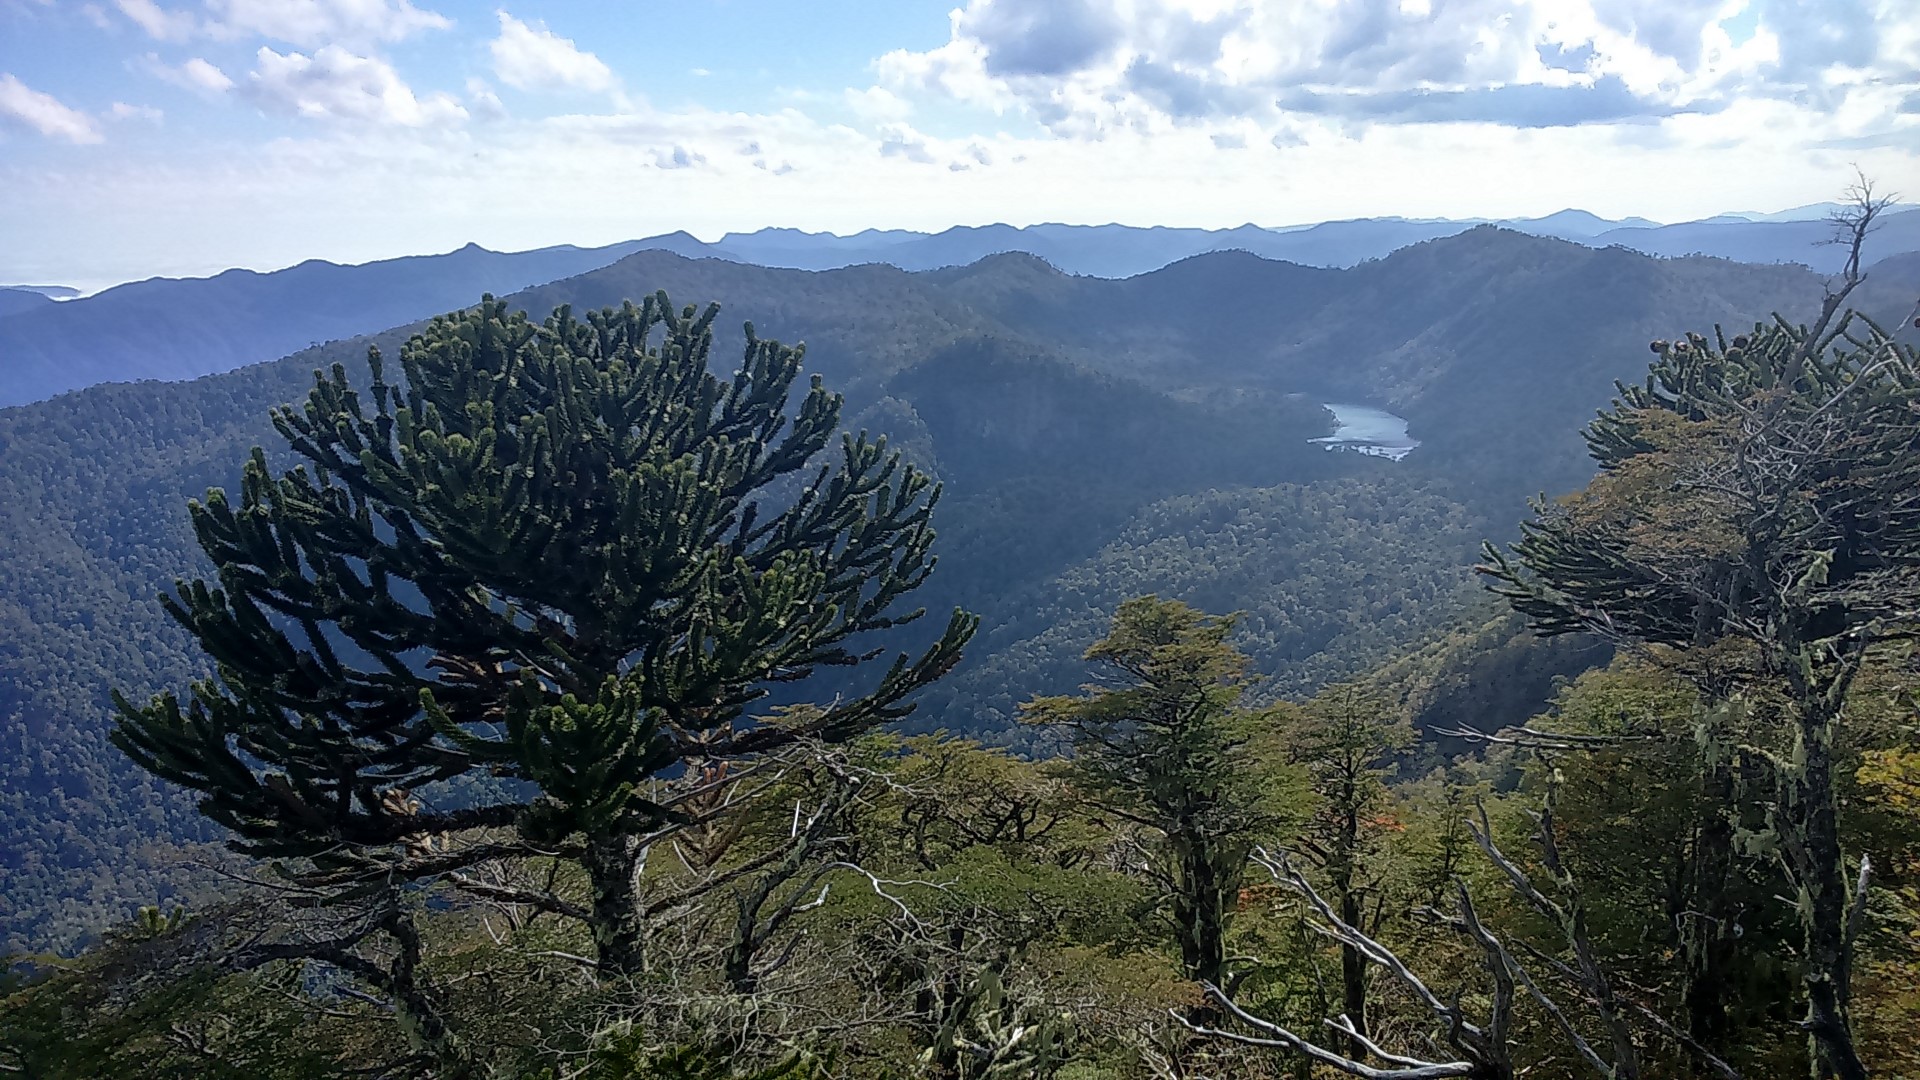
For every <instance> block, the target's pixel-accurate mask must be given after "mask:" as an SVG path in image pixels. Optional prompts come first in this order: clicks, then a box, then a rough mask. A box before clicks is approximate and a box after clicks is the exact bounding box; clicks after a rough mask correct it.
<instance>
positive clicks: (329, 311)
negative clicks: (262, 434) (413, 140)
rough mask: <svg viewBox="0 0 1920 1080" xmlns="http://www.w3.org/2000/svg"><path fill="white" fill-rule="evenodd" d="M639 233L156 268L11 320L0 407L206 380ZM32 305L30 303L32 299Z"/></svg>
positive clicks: (459, 302) (553, 267) (545, 272)
mask: <svg viewBox="0 0 1920 1080" xmlns="http://www.w3.org/2000/svg"><path fill="white" fill-rule="evenodd" d="M648 246H653V247H658V246H660V245H657V244H655V245H649V244H647V243H644V242H640V241H629V242H627V243H622V244H613V245H609V246H607V247H600V248H578V247H572V246H563V247H549V248H540V249H537V250H534V251H521V252H512V253H503V252H497V251H488V250H487V249H485V248H482V247H480V246H479V245H477V244H469V245H467V246H466V247H464V248H461V249H459V250H458V251H452V252H448V253H446V254H444V255H418V256H409V257H407V258H401V259H388V260H385V261H382V262H373V263H365V264H362V265H359V266H341V265H338V264H335V263H329V262H322V261H320V260H317V259H315V260H310V261H308V262H303V263H301V264H299V265H298V266H291V267H288V268H287V269H285V270H276V271H273V272H271V273H265V274H263V273H258V272H256V271H253V270H228V271H226V272H225V273H222V274H217V275H215V276H213V277H209V278H184V279H176V278H151V279H149V280H146V281H136V282H132V283H130V284H126V285H119V286H115V287H114V288H111V289H107V290H105V291H103V292H100V293H97V294H95V295H93V296H89V297H85V298H83V299H79V300H64V301H61V302H59V303H53V302H51V301H49V302H47V303H43V304H37V305H35V306H33V307H32V308H31V309H29V310H25V311H21V312H18V313H16V314H14V315H12V316H9V317H6V318H0V407H4V406H8V405H20V404H24V403H26V402H30V401H38V400H41V399H43V398H48V397H52V396H54V395H56V394H61V393H65V392H66V391H69V390H77V389H80V388H82V387H86V386H92V385H94V384H97V383H103V382H130V381H137V380H141V379H163V380H178V379H192V378H198V377H199V376H202V375H211V374H215V373H217V372H222V371H231V370H233V369H234V368H237V367H242V366H244V365H247V364H257V363H261V362H263V361H267V360H273V359H276V358H278V357H282V356H285V355H287V354H288V353H291V352H295V351H297V350H299V349H303V348H306V347H308V346H310V345H317V344H319V343H321V342H325V341H335V340H339V339H341V338H349V337H355V336H357V335H360V334H366V333H370V332H372V331H374V330H379V329H383V328H385V327H388V326H397V325H399V324H402V323H409V322H413V321H415V320H417V319H421V318H425V317H427V316H429V315H433V314H435V313H438V312H443V311H447V310H449V309H452V308H457V307H461V306H463V305H465V304H470V303H472V302H473V301H474V300H475V299H477V298H478V297H479V296H480V294H481V293H483V292H493V293H502V294H504V293H510V292H514V291H517V290H519V289H524V288H527V287H528V286H531V285H539V284H543V283H545V282H549V281H554V280H557V279H560V278H565V277H572V276H573V275H575V274H580V273H584V272H585V271H588V270H593V269H596V268H598V267H602V266H606V265H607V264H609V263H613V262H617V261H619V260H620V259H621V258H623V257H625V256H627V255H630V254H632V253H633V252H635V251H638V250H641V249H642V248H643V247H648ZM24 302H25V303H29V304H31V303H32V302H31V301H24Z"/></svg>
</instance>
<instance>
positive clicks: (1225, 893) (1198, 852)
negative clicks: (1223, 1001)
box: [1173, 838, 1238, 986]
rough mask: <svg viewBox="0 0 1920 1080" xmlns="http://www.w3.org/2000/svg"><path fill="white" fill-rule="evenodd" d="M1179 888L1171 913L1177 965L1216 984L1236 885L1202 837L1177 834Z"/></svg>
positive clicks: (1194, 977) (1223, 962)
mask: <svg viewBox="0 0 1920 1080" xmlns="http://www.w3.org/2000/svg"><path fill="white" fill-rule="evenodd" d="M1174 845H1175V848H1176V850H1177V851H1178V855H1177V858H1178V861H1179V874H1180V882H1181V887H1180V888H1178V889H1176V890H1174V897H1173V916H1174V923H1175V924H1176V932H1177V933H1178V934H1179V935H1180V966H1181V968H1182V969H1183V970H1184V971H1185V972H1186V976H1187V978H1189V979H1192V980H1194V981H1195V982H1205V983H1212V984H1214V985H1216V986H1218V985H1220V979H1221V975H1222V973H1223V969H1224V968H1225V967H1226V959H1227V919H1228V918H1229V905H1230V904H1231V903H1232V901H1233V897H1232V896H1231V895H1230V894H1231V893H1232V892H1233V891H1235V888H1236V886H1237V883H1238V877H1237V875H1236V874H1233V873H1231V872H1230V871H1228V870H1227V869H1226V867H1224V866H1223V865H1221V864H1222V862H1223V861H1224V859H1225V855H1226V853H1225V852H1222V851H1220V850H1219V845H1217V844H1213V843H1208V842H1207V841H1206V840H1204V839H1194V838H1176V839H1175V840H1174Z"/></svg>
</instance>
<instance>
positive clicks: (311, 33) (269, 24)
mask: <svg viewBox="0 0 1920 1080" xmlns="http://www.w3.org/2000/svg"><path fill="white" fill-rule="evenodd" d="M207 8H208V10H209V12H210V13H211V16H212V20H213V22H214V25H215V26H216V28H217V30H216V32H217V33H218V35H219V36H222V37H245V36H249V35H252V36H257V37H265V38H272V39H274V40H277V41H286V42H291V43H292V44H295V45H301V46H315V45H321V44H325V43H329V42H347V43H360V44H370V43H372V42H378V41H400V40H403V39H405V38H408V37H411V36H413V35H414V34H416V33H419V32H420V31H423V30H444V29H446V28H447V27H449V26H452V25H453V22H452V21H451V20H450V19H448V18H447V17H446V16H444V15H441V14H439V13H438V12H434V11H424V10H421V9H420V8H417V7H414V6H413V4H411V3H409V2H408V0H207Z"/></svg>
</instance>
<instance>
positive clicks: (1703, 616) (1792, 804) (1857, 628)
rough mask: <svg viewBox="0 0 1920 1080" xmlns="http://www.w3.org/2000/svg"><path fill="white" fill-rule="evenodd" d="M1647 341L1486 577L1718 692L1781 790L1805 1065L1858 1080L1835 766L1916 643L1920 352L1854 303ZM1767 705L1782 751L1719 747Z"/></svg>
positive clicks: (1778, 841) (1721, 728) (1524, 608)
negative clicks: (1873, 695) (1865, 701)
mask: <svg viewBox="0 0 1920 1080" xmlns="http://www.w3.org/2000/svg"><path fill="white" fill-rule="evenodd" d="M1856 248H1857V245H1856ZM1834 307H1835V305H1834V304H1832V303H1829V304H1828V305H1827V312H1828V314H1831V313H1832V311H1833V309H1834ZM1654 350H1655V352H1656V353H1657V354H1658V356H1657V358H1656V360H1655V362H1654V364H1653V366H1652V371H1651V372H1650V374H1649V375H1648V378H1647V380H1646V383H1645V385H1644V386H1633V387H1623V388H1622V389H1621V395H1620V399H1619V400H1618V401H1616V402H1615V403H1614V406H1613V407H1612V408H1611V409H1609V410H1607V411H1606V412H1604V413H1602V414H1601V416H1600V417H1599V418H1598V419H1596V420H1595V421H1594V422H1593V424H1592V425H1591V426H1590V427H1589V428H1588V431H1587V441H1588V443H1589V445H1590V447H1591V449H1592V454H1593V457H1594V459H1595V460H1596V461H1597V462H1598V463H1599V464H1600V467H1601V475H1600V476H1599V478H1597V479H1596V480H1595V481H1594V482H1593V483H1592V484H1591V485H1590V486H1589V487H1588V489H1587V490H1586V491H1584V492H1582V493H1581V494H1579V495H1577V496H1575V497H1572V498H1570V499H1568V500H1564V501H1563V502H1562V503H1560V504H1559V505H1555V506H1545V505H1542V506H1539V507H1537V508H1536V510H1537V512H1536V515H1535V517H1534V519H1533V520H1532V521H1530V522H1527V523H1526V524H1525V525H1524V527H1523V528H1524V536H1523V538H1522V540H1521V541H1520V542H1519V543H1518V544H1517V545H1515V547H1514V548H1513V552H1512V554H1511V555H1508V554H1507V553H1504V552H1501V551H1499V550H1496V549H1494V548H1492V547H1491V546H1490V547H1488V549H1487V556H1488V558H1487V565H1486V566H1484V567H1483V568H1482V569H1483V571H1484V572H1486V573H1487V574H1489V575H1491V577H1492V578H1493V580H1494V583H1495V588H1496V589H1497V590H1498V591H1500V592H1501V593H1503V594H1504V595H1506V596H1507V597H1508V598H1509V599H1510V600H1511V601H1512V603H1513V604H1514V606H1515V607H1516V608H1517V609H1518V610H1519V611H1521V612H1522V613H1524V614H1525V615H1526V616H1527V617H1528V619H1529V620H1530V621H1531V622H1532V624H1533V625H1534V626H1535V628H1536V629H1538V630H1540V631H1543V632H1546V633H1561V632H1576V631H1577V632H1586V633H1596V634H1600V635H1603V636H1606V637H1608V638H1611V639H1612V640H1614V641H1616V642H1619V643H1622V644H1625V645H1628V646H1633V647H1638V648H1643V649H1644V648H1645V647H1647V646H1666V647H1670V648H1672V649H1676V650H1679V652H1678V659H1679V662H1680V664H1681V666H1682V668H1683V670H1684V671H1686V673H1687V674H1689V675H1690V676H1692V677H1693V678H1694V680H1695V682H1696V684H1697V685H1698V686H1700V688H1701V689H1702V690H1703V691H1705V692H1706V693H1707V695H1708V697H1709V698H1710V699H1713V700H1716V701H1717V702H1718V704H1717V705H1716V710H1717V711H1716V712H1715V713H1714V714H1713V715H1716V716H1719V717H1721V718H1723V722H1722V723H1719V724H1718V725H1716V726H1714V727H1712V728H1710V730H1709V734H1710V735H1711V736H1715V737H1716V738H1717V740H1718V741H1719V742H1720V743H1721V744H1722V745H1720V746H1719V747H1718V748H1717V749H1719V750H1720V751H1721V752H1723V753H1728V754H1733V755H1738V756H1740V757H1742V758H1744V759H1745V760H1746V761H1747V762H1748V763H1749V764H1751V765H1752V766H1753V767H1754V768H1757V769H1761V770H1764V771H1765V773H1766V774H1767V775H1769V776H1770V777H1771V778H1772V782H1773V783H1774V784H1776V785H1777V791H1778V797H1777V799H1776V801H1775V802H1774V804H1773V805H1772V807H1771V810H1770V817H1771V821H1770V824H1771V828H1770V830H1769V834H1770V835H1768V836H1767V837H1764V838H1763V840H1764V841H1765V842H1766V843H1768V844H1770V845H1773V846H1774V848H1775V851H1777V854H1778V855H1779V857H1780V859H1781V862H1782V864H1783V865H1784V866H1785V867H1786V869H1787V872H1788V874H1789V876H1790V879H1791V881H1792V884H1793V887H1794V890H1795V893H1796V897H1795V899H1796V905H1797V908H1798V911H1799V915H1800V919H1801V923H1802V928H1803V931H1804V934H1803V942H1802V955H1801V956H1800V957H1799V962H1800V964H1801V965H1802V969H1803V977H1804V979H1805V984H1806V996H1807V1015H1806V1019H1805V1021H1804V1026H1805V1027H1806V1029H1807V1031H1808V1033H1809V1035H1810V1037H1811V1047H1810V1052H1811V1056H1812V1058H1813V1071H1814V1075H1815V1076H1816V1077H1826V1076H1839V1077H1843V1078H1847V1080H1857V1078H1860V1077H1864V1076H1865V1075H1866V1073H1865V1070H1864V1068H1863V1067H1862V1065H1861V1063H1860V1059H1859V1055H1858V1053H1857V1051H1856V1049H1855V1047H1854V1040H1853V1030H1852V1025H1851V1022H1850V1019H1849V1013H1848V1000H1849V984H1850V972H1851V966H1852V952H1853V946H1854V943H1855V941H1856V940H1857V939H1858V936H1859V933H1860V931H1861V928H1862V922H1863V919H1864V915H1865V895H1864V894H1865V889H1866V886H1867V881H1868V870H1869V861H1868V859H1867V858H1866V857H1865V856H1864V855H1862V856H1859V857H1856V858H1852V859H1849V858H1848V857H1846V853H1844V852H1843V851H1842V850H1841V843H1840V833H1839V793H1838V788H1837V786H1836V784H1837V778H1836V775H1835V767H1836V760H1835V757H1836V748H1837V743H1838V740H1839V736H1840V730H1841V724H1842V721H1843V719H1844V716H1845V712H1846V705H1847V699H1848V693H1849V690H1850V689H1851V687H1852V685H1853V682H1854V678H1855V676H1856V675H1857V674H1859V672H1860V670H1861V667H1862V665H1863V664H1864V663H1865V662H1866V660H1867V657H1868V655H1869V653H1870V652H1872V651H1873V650H1874V649H1876V647H1879V646H1882V645H1884V644H1886V643H1889V642H1895V641H1903V640H1913V639H1914V638H1915V637H1916V636H1920V499H1916V497H1915V492H1920V454H1916V453H1915V451H1914V448H1915V447H1916V446H1920V355H1917V354H1916V352H1915V350H1914V349H1913V348H1912V347H1911V346H1908V345H1904V344H1902V343H1900V342H1898V341H1896V340H1894V339H1893V338H1892V337H1891V336H1890V335H1888V334H1887V333H1885V332H1884V331H1882V330H1881V329H1880V328H1879V327H1876V326H1873V325H1872V324H1870V323H1868V322H1866V320H1864V319H1858V318H1854V317H1852V316H1851V315H1842V316H1840V317H1838V318H1837V319H1834V320H1833V321H1832V322H1831V324H1829V323H1828V321H1827V319H1826V317H1825V316H1823V318H1822V321H1821V322H1820V323H1818V324H1816V325H1815V326H1814V327H1812V328H1808V327H1802V326H1795V325H1793V324H1790V323H1788V322H1787V321H1785V320H1781V319H1777V320H1776V321H1775V322H1774V323H1773V324H1771V325H1767V324H1763V325H1759V326H1756V327H1754V329H1753V330H1752V331H1751V332H1750V333H1748V334H1742V335H1739V336H1737V337H1735V338H1733V339H1732V340H1731V341H1728V340H1726V339H1725V337H1724V335H1716V336H1715V338H1713V339H1709V338H1707V337H1705V336H1703V335H1698V334H1694V335H1689V336H1688V337H1687V338H1686V339H1685V340H1682V341H1677V342H1664V341H1662V342H1655V343H1654ZM1776 713H1777V714H1780V715H1782V716H1783V717H1784V719H1785V721H1786V724H1785V726H1786V728H1787V738H1786V740H1785V741H1786V743H1787V744H1788V745H1787V746H1785V747H1784V748H1781V749H1779V750H1775V751H1769V750H1768V748H1766V747H1764V746H1757V745H1753V744H1752V743H1750V742H1740V743H1738V744H1736V745H1725V744H1726V743H1728V742H1733V741H1734V740H1732V739H1729V738H1727V733H1729V732H1731V731H1733V730H1735V727H1736V725H1735V724H1734V723H1733V722H1732V719H1733V718H1734V717H1736V716H1738V715H1747V716H1751V717H1758V718H1760V719H1764V718H1765V717H1766V716H1768V715H1772V714H1776ZM1740 726H1743V727H1749V728H1750V727H1752V726H1753V725H1752V724H1751V723H1745V724H1742V725H1740ZM1850 878H1856V879H1857V880H1855V881H1850V880H1849V879H1850Z"/></svg>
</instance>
